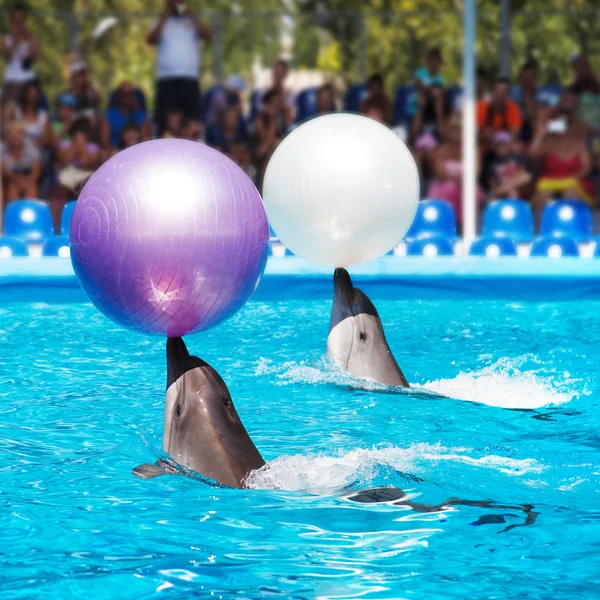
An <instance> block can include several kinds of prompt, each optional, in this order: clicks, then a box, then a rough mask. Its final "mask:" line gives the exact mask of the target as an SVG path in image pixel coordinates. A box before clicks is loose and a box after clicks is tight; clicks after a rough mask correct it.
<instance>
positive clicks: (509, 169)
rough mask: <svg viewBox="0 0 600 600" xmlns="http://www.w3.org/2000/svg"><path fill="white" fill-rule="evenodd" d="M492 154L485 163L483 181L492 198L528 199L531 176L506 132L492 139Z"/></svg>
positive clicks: (523, 159) (499, 132)
mask: <svg viewBox="0 0 600 600" xmlns="http://www.w3.org/2000/svg"><path fill="white" fill-rule="evenodd" d="M492 143H493V148H492V153H491V154H490V156H489V157H488V159H487V160H486V162H485V167H484V180H485V182H486V187H487V189H488V191H489V193H490V196H491V197H492V198H528V197H529V192H530V190H529V188H530V186H531V182H532V179H533V177H532V174H531V173H530V171H529V170H528V168H527V167H528V165H527V159H526V157H525V156H524V154H523V152H522V151H521V149H520V145H519V144H518V143H515V142H514V140H513V139H512V138H511V136H510V133H508V131H498V132H496V133H495V134H494V137H493V139H492Z"/></svg>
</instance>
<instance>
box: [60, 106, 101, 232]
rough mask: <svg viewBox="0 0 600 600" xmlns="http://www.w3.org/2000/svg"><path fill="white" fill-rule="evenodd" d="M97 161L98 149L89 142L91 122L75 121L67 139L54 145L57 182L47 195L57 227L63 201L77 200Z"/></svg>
mask: <svg viewBox="0 0 600 600" xmlns="http://www.w3.org/2000/svg"><path fill="white" fill-rule="evenodd" d="M101 158H102V157H101V153H100V146H99V145H98V144H96V143H95V142H94V141H93V127H92V123H91V121H90V120H89V119H87V118H86V117H79V118H77V119H76V120H75V121H74V122H73V124H72V125H71V128H70V130H69V133H68V136H65V137H64V138H63V139H62V140H60V142H59V143H58V152H57V158H56V166H57V168H58V176H57V180H58V181H57V183H55V184H54V186H53V187H52V190H51V192H50V200H51V203H50V208H51V211H52V215H53V218H54V222H55V225H56V226H57V227H58V226H59V224H60V215H61V212H62V208H63V206H64V204H65V202H66V201H67V200H69V199H71V198H74V197H77V194H78V193H79V191H80V190H81V188H82V187H83V185H84V184H85V182H86V181H87V180H88V179H89V178H90V177H91V176H92V174H93V172H94V171H95V170H96V169H97V168H98V167H99V166H100V162H101Z"/></svg>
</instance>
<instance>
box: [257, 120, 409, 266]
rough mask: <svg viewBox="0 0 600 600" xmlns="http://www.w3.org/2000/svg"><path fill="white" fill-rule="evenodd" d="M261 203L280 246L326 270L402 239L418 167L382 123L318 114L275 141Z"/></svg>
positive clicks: (385, 249) (379, 251) (361, 258)
mask: <svg viewBox="0 0 600 600" xmlns="http://www.w3.org/2000/svg"><path fill="white" fill-rule="evenodd" d="M263 200H264V203H265V208H266V211H267V216H268V218H269V221H270V223H271V226H272V227H273V229H274V231H275V233H276V234H277V235H278V237H279V239H280V240H281V242H282V243H283V244H284V245H285V246H286V247H288V248H289V249H290V250H291V251H292V252H293V253H294V254H296V255H298V256H300V257H301V258H304V259H305V260H308V261H310V262H313V263H316V264H318V265H324V266H330V267H347V266H350V265H355V264H359V263H365V262H368V261H370V260H374V259H376V258H379V257H380V256H383V255H384V254H386V253H387V252H389V251H390V250H391V249H392V248H394V247H395V246H396V245H397V244H398V243H399V242H400V241H401V240H402V238H403V237H404V235H405V234H406V232H407V231H408V228H409V227H410V225H411V224H412V222H413V219H414V217H415V214H416V212H417V204H418V202H419V173H418V170H417V165H416V164H415V161H414V159H413V157H412V154H411V153H410V151H409V149H408V148H407V147H406V145H405V144H404V142H402V140H401V139H400V138H399V137H398V136H397V135H396V134H395V133H394V132H393V131H391V130H390V129H388V128H387V127H386V126H385V125H382V124H381V123H378V122H377V121H374V120H373V119H370V118H367V117H362V116H359V115H354V114H345V113H338V114H332V115H326V116H323V117H317V118H315V119H312V120H310V121H307V122H306V123H304V124H302V125H300V126H299V127H298V128H297V129H295V130H294V131H292V132H291V133H290V134H289V135H288V136H287V137H286V138H285V139H284V140H283V141H282V142H281V144H279V146H278V147H277V149H276V150H275V152H274V153H273V156H272V157H271V160H270V161H269V164H268V166H267V170H266V173H265V179H264V184H263Z"/></svg>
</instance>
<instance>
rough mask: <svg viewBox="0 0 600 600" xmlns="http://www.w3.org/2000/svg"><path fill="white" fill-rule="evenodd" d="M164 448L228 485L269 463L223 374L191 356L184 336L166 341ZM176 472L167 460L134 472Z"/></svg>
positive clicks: (142, 475) (147, 474) (188, 465)
mask: <svg viewBox="0 0 600 600" xmlns="http://www.w3.org/2000/svg"><path fill="white" fill-rule="evenodd" d="M163 451H164V452H165V453H166V454H168V455H169V456H170V457H171V458H172V459H173V460H174V461H175V462H176V463H177V464H179V465H181V466H183V467H185V468H187V469H191V470H192V471H196V472H197V473H200V474H201V475H203V476H204V477H208V478H210V479H214V480H215V481H217V482H219V483H221V484H223V485H227V486H229V487H234V488H240V487H244V481H245V479H246V477H247V475H248V474H249V473H250V472H251V471H254V470H255V469H260V467H262V466H263V465H264V464H265V461H264V460H263V458H262V456H261V455H260V453H259V452H258V450H257V449H256V447H255V446H254V444H253V443H252V440H251V439H250V436H249V435H248V433H247V431H246V429H245V428H244V426H243V425H242V422H241V421H240V418H239V416H238V414H237V411H236V410H235V407H234V406H233V401H232V400H231V396H230V394H229V390H228V389H227V386H226V385H225V382H224V381H223V380H222V379H221V376H220V375H219V374H218V373H217V372H216V371H215V369H213V368H212V367H211V366H210V365H209V364H208V363H206V362H204V361H203V360H200V359H199V358H197V357H196V356H191V355H190V353H189V352H188V349H187V348H186V345H185V343H184V341H183V340H182V339H181V338H169V339H168V340H167V399H166V404H165V421H164V430H163ZM175 472H178V471H177V469H175V468H173V467H172V466H170V465H169V464H168V463H167V462H165V461H161V460H159V461H158V462H156V463H155V464H149V463H147V464H143V465H140V466H139V467H137V468H135V469H134V471H133V473H134V474H135V475H137V476H138V477H140V478H142V479H150V478H152V477H156V476H158V475H164V474H166V473H175Z"/></svg>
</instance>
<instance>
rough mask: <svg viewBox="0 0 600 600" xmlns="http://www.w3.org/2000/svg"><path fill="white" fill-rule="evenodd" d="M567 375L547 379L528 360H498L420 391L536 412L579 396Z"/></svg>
mask: <svg viewBox="0 0 600 600" xmlns="http://www.w3.org/2000/svg"><path fill="white" fill-rule="evenodd" d="M531 362H534V364H535V363H537V364H536V367H537V368H534V369H529V370H521V369H522V368H523V367H524V366H525V365H526V364H527V365H528V366H531V364H530V363H531ZM578 381H579V380H576V379H573V378H571V376H570V374H569V373H568V372H561V373H557V374H555V375H552V376H550V375H548V369H547V367H546V368H544V365H543V364H542V363H541V362H540V361H539V359H535V360H533V359H532V357H530V356H528V355H527V356H522V357H518V358H514V359H507V358H504V359H500V360H498V361H496V362H495V363H494V364H492V365H490V366H487V367H484V368H483V369H479V370H477V371H471V372H461V373H459V374H458V375H457V376H456V377H454V378H452V379H439V380H437V381H429V382H427V383H426V384H425V385H424V386H423V387H424V388H425V389H427V390H430V391H432V392H436V393H438V394H441V395H443V396H448V397H450V398H455V399H457V400H464V401H468V402H479V403H481V404H487V405H488V406H497V407H500V408H514V409H535V408H541V407H544V406H558V405H560V404H565V403H566V402H570V401H571V400H573V399H576V398H578V397H579V396H580V394H581V393H583V394H589V392H588V391H587V390H586V389H584V390H583V392H576V391H574V389H573V388H574V385H573V384H574V383H577V382H578Z"/></svg>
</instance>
